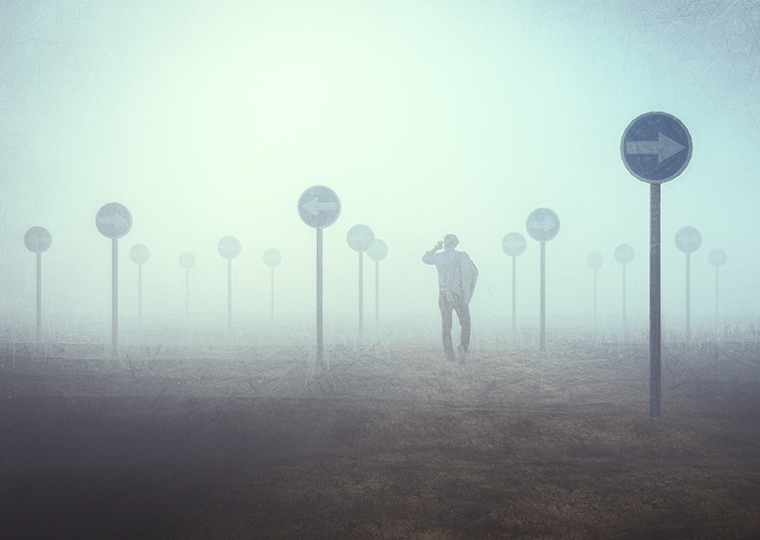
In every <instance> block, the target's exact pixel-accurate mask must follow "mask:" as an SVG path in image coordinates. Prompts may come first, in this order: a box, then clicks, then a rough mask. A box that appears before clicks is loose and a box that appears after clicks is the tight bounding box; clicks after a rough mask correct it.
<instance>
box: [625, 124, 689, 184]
mask: <svg viewBox="0 0 760 540" xmlns="http://www.w3.org/2000/svg"><path fill="white" fill-rule="evenodd" d="M691 149H692V144H691V135H689V130H687V129H686V126H684V125H683V123H682V122H681V121H680V120H679V119H678V118H676V117H675V116H672V115H670V114H666V113H663V112H650V113H646V114H642V115H641V116H639V117H637V118H635V119H634V120H633V121H632V122H631V123H630V124H629V125H628V127H627V128H625V131H624V132H623V140H622V141H621V143H620V154H621V157H622V158H623V163H624V164H625V167H626V169H628V172H630V173H631V174H632V175H633V176H635V177H636V178H638V179H639V180H641V181H642V182H647V183H649V184H662V183H664V182H668V181H669V180H672V179H673V178H675V177H676V176H678V175H679V174H681V173H682V172H683V171H684V169H686V166H687V165H688V164H689V161H690V160H691Z"/></svg>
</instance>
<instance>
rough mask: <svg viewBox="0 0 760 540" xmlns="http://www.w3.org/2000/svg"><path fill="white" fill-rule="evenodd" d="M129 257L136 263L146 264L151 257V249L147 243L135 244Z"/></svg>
mask: <svg viewBox="0 0 760 540" xmlns="http://www.w3.org/2000/svg"><path fill="white" fill-rule="evenodd" d="M129 258H130V259H132V262H133V263H135V264H145V263H146V262H148V259H149V258H150V250H149V249H148V247H147V246H146V245H145V244H135V245H134V246H132V249H130V250H129Z"/></svg>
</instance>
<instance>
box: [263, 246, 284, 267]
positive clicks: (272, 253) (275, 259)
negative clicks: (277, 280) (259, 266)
mask: <svg viewBox="0 0 760 540" xmlns="http://www.w3.org/2000/svg"><path fill="white" fill-rule="evenodd" d="M280 261H282V254H281V253H280V252H279V251H278V250H276V249H274V248H272V249H268V250H266V251H265V252H264V264H266V265H267V266H271V267H272V268H274V267H275V266H277V265H278V264H280Z"/></svg>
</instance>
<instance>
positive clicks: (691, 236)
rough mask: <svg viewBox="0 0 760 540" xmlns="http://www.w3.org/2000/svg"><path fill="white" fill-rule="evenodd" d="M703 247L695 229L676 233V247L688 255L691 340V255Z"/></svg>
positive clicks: (680, 230) (687, 322) (687, 300)
mask: <svg viewBox="0 0 760 540" xmlns="http://www.w3.org/2000/svg"><path fill="white" fill-rule="evenodd" d="M701 245H702V235H701V234H699V231H698V230H697V229H695V228H694V227H682V228H681V229H678V232H677V233H676V247H677V248H678V251H680V252H681V253H685V254H686V280H685V281H686V294H685V300H686V302H685V304H686V305H685V308H686V339H691V254H692V253H694V252H695V251H697V250H698V249H699V246H701Z"/></svg>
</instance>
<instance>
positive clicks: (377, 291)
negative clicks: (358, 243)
mask: <svg viewBox="0 0 760 540" xmlns="http://www.w3.org/2000/svg"><path fill="white" fill-rule="evenodd" d="M378 328H380V261H375V329H378Z"/></svg>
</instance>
